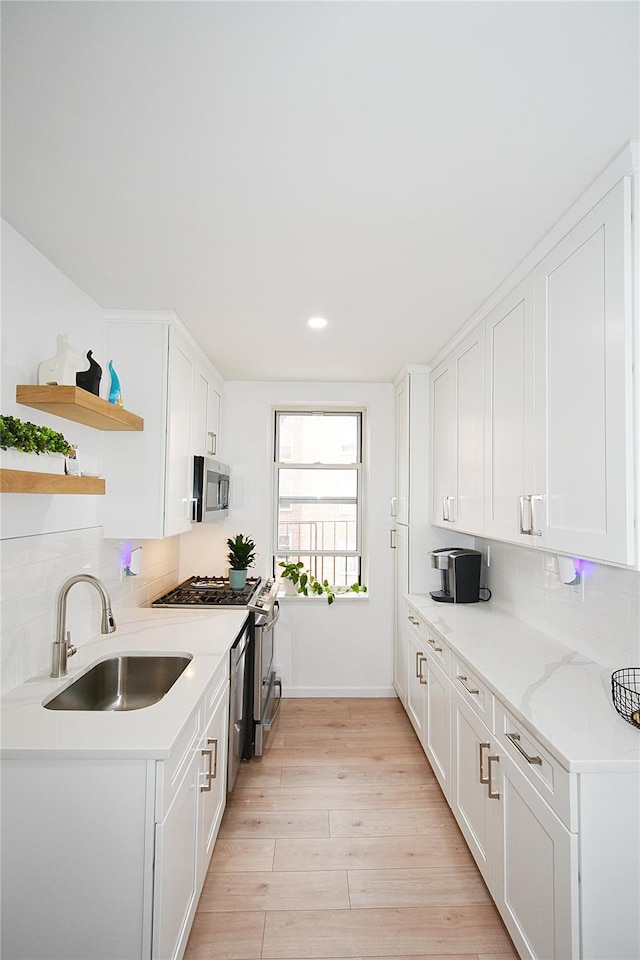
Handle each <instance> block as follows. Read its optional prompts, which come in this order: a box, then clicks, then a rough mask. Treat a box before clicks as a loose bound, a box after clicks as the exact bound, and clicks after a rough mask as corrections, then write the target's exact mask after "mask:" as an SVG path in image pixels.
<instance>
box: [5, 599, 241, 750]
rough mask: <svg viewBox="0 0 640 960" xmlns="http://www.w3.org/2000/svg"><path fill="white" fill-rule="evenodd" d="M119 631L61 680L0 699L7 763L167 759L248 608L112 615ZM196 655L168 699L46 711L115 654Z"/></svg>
mask: <svg viewBox="0 0 640 960" xmlns="http://www.w3.org/2000/svg"><path fill="white" fill-rule="evenodd" d="M114 613H115V616H116V622H117V625H118V626H117V630H116V632H115V633H112V634H110V635H108V636H102V635H98V636H97V637H96V638H95V639H93V640H90V641H89V642H87V643H84V644H82V645H81V646H79V647H78V652H77V653H76V654H75V656H73V657H72V658H70V660H69V672H68V674H67V676H66V677H63V678H61V679H59V680H57V679H54V678H53V677H50V676H49V675H48V672H47V671H45V672H43V673H40V674H37V675H36V676H35V677H32V678H31V679H30V680H28V681H26V682H25V683H23V684H21V685H20V686H19V687H17V688H16V689H15V690H12V691H11V692H10V693H8V694H7V695H6V696H5V697H3V698H2V700H0V723H1V733H0V755H1V756H2V758H3V759H25V758H30V759H36V758H52V757H58V758H62V757H78V756H79V755H82V756H85V757H87V758H89V757H100V758H105V757H127V758H134V757H136V758H137V757H146V758H149V759H153V758H155V759H162V758H166V757H168V756H169V754H170V752H171V748H172V746H173V745H174V743H175V741H176V738H177V737H178V734H179V733H180V731H181V729H182V728H183V727H184V725H185V723H186V722H187V720H188V719H189V716H190V714H191V713H192V712H193V710H194V708H195V707H196V705H197V703H198V701H199V699H200V697H201V696H202V694H203V693H204V691H205V690H206V688H207V684H208V683H209V681H210V680H211V678H212V677H213V675H214V674H215V672H216V670H217V669H218V667H219V666H220V664H221V663H222V662H223V661H224V659H225V658H226V657H227V656H228V653H229V650H230V649H231V646H232V645H233V642H234V640H235V639H236V637H237V636H238V633H239V632H240V630H241V628H242V626H243V624H244V622H245V620H246V619H247V616H248V613H247V611H246V610H244V609H242V610H234V609H224V610H206V611H203V610H194V611H192V610H186V609H148V608H140V609H138V610H131V611H126V613H125V614H124V615H123V614H120V613H119V612H118V611H117V610H115V611H114ZM138 653H139V654H149V653H162V654H167V653H169V654H183V653H187V654H191V655H192V657H193V659H192V660H191V663H190V664H189V665H188V667H187V668H186V670H185V671H184V673H183V674H182V675H181V676H180V677H179V678H178V679H177V680H176V682H175V683H174V685H173V686H172V687H171V689H170V690H169V691H168V693H167V694H165V696H164V697H163V698H162V699H161V700H159V701H158V703H154V704H152V705H151V706H149V707H144V708H143V709H141V710H129V711H112V710H110V711H104V712H102V711H95V712H94V711H76V710H47V709H45V708H44V707H43V706H42V703H43V701H45V700H49V699H51V697H52V696H53V695H54V694H55V693H56V692H59V691H60V690H62V689H64V688H65V687H68V686H69V684H70V683H72V682H73V680H74V679H76V678H77V677H78V676H79V675H80V674H81V673H84V672H85V671H86V670H87V669H88V668H89V667H91V666H92V665H93V664H94V663H97V662H98V661H100V660H103V659H104V658H105V657H109V656H112V655H114V654H116V655H117V654H129V655H131V654H133V655H135V654H138Z"/></svg>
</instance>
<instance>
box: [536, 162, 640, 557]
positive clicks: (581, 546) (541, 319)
mask: <svg viewBox="0 0 640 960" xmlns="http://www.w3.org/2000/svg"><path fill="white" fill-rule="evenodd" d="M630 190H631V187H630V182H629V180H628V179H625V180H622V181H620V183H619V184H617V186H616V187H614V188H613V189H612V190H611V191H610V192H609V193H608V194H607V196H606V197H605V198H604V199H603V200H601V201H600V203H598V204H597V205H596V206H595V207H594V208H593V210H591V211H590V213H588V214H587V215H586V216H585V217H584V218H583V219H582V220H581V221H580V222H579V223H578V225H577V226H576V227H574V229H573V230H571V231H570V233H569V234H568V235H567V236H566V237H565V238H564V239H563V240H561V241H560V243H558V244H557V245H556V246H555V247H554V248H553V250H552V251H551V252H550V253H549V254H548V255H547V256H546V257H545V258H544V260H542V262H541V263H540V264H539V265H538V267H537V268H536V270H535V283H536V288H535V355H536V366H535V395H536V452H535V459H536V463H535V471H536V493H538V494H540V495H542V498H543V499H542V501H541V502H540V503H539V504H537V506H538V507H539V510H537V511H536V516H535V525H536V527H538V528H539V529H540V530H541V532H542V535H541V539H540V541H539V542H540V544H541V545H542V546H544V547H545V548H546V549H549V550H558V551H560V552H567V553H571V554H573V555H574V556H581V557H591V558H594V559H600V560H610V561H615V562H618V563H632V562H633V559H634V557H633V523H632V517H633V471H632V462H633V461H632V457H633V443H632V426H631V415H632V403H633V401H632V392H631V391H632V351H631V289H630V283H631V255H630V251H631V217H630Z"/></svg>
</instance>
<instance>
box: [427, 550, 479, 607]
mask: <svg viewBox="0 0 640 960" xmlns="http://www.w3.org/2000/svg"><path fill="white" fill-rule="evenodd" d="M430 556H431V566H432V567H436V569H437V570H439V571H440V574H441V576H442V589H441V590H432V591H431V596H432V597H433V599H434V600H438V601H439V602H440V603H477V602H478V600H480V566H481V563H482V554H481V553H480V551H479V550H463V549H462V548H459V547H443V548H442V549H440V550H432V552H431V554H430Z"/></svg>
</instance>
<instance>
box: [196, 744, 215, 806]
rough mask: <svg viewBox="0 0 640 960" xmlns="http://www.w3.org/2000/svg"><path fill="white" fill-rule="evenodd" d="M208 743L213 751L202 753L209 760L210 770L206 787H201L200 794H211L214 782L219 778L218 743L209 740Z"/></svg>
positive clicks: (203, 751)
mask: <svg viewBox="0 0 640 960" xmlns="http://www.w3.org/2000/svg"><path fill="white" fill-rule="evenodd" d="M207 743H208V744H209V746H210V747H211V748H212V749H210V750H201V751H200V752H201V754H202V756H203V757H208V758H209V769H208V770H207V772H206V773H205V778H206V781H207V782H206V785H205V786H204V787H200V793H209V791H210V790H211V784H212V782H213V781H214V780H215V779H216V777H217V776H218V741H217V740H211V739H207ZM214 754H215V756H214Z"/></svg>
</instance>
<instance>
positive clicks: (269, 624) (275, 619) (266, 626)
mask: <svg viewBox="0 0 640 960" xmlns="http://www.w3.org/2000/svg"><path fill="white" fill-rule="evenodd" d="M272 610H273V611H274V614H273V616H272V617H271V620H265V622H264V623H259V622H258V621H256V627H260V629H261V630H271V629H272V628H273V627H275V625H276V623H277V622H278V620H279V618H280V603H279V602H278V601H277V600H274V603H273V607H272ZM266 616H268V614H265V617H266Z"/></svg>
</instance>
